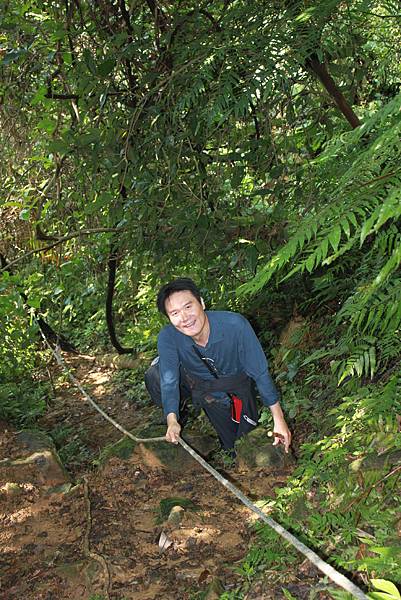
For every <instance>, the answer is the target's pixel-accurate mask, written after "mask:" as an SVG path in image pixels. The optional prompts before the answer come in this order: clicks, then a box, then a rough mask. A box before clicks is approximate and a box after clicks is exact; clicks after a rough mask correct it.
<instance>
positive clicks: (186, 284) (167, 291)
mask: <svg viewBox="0 0 401 600" xmlns="http://www.w3.org/2000/svg"><path fill="white" fill-rule="evenodd" d="M175 292H191V294H192V295H193V296H195V298H196V299H197V300H198V302H200V301H201V299H202V296H201V293H200V291H199V288H198V286H197V285H196V283H195V282H194V281H192V279H189V277H178V278H177V279H173V281H170V283H166V284H165V285H163V286H162V287H161V288H160V290H159V293H158V294H157V300H156V304H157V308H158V310H159V312H161V313H162V314H163V315H166V317H167V316H168V315H167V311H166V300H167V298H169V297H170V296H171V294H174V293H175Z"/></svg>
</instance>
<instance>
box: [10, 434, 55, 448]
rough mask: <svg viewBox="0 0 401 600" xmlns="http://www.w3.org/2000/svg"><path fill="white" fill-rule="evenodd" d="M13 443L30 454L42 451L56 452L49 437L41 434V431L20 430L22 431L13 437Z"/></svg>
mask: <svg viewBox="0 0 401 600" xmlns="http://www.w3.org/2000/svg"><path fill="white" fill-rule="evenodd" d="M15 441H16V442H17V444H19V445H20V446H23V447H24V448H26V449H27V450H29V451H30V452H36V451H37V450H43V449H46V450H52V451H55V450H56V448H55V445H54V443H53V440H52V439H51V437H49V436H48V435H46V434H45V433H43V431H36V430H35V429H22V431H19V432H18V433H17V434H16V435H15Z"/></svg>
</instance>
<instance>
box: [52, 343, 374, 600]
mask: <svg viewBox="0 0 401 600" xmlns="http://www.w3.org/2000/svg"><path fill="white" fill-rule="evenodd" d="M41 333H42V332H41ZM42 337H43V338H44V340H45V342H46V344H47V346H48V347H49V348H50V350H51V351H52V353H53V355H54V357H55V358H56V361H57V363H58V364H59V365H60V366H61V367H62V368H63V369H64V371H65V372H66V373H67V375H68V377H69V378H70V380H71V381H72V382H73V384H74V385H75V386H76V387H77V388H78V389H79V391H80V392H81V393H82V394H83V396H84V397H85V398H86V400H88V402H89V403H90V404H91V406H93V408H94V409H95V410H97V411H98V412H99V413H100V414H101V415H102V417H104V418H105V419H106V420H107V421H109V423H111V424H112V425H114V427H116V428H117V429H118V430H119V431H121V432H122V433H124V435H126V436H128V437H129V438H131V439H132V440H134V441H135V442H145V443H146V442H165V441H166V438H165V437H155V438H137V437H135V436H134V435H132V433H130V432H129V431H127V430H126V429H124V427H122V426H121V425H120V424H119V423H117V421H115V420H114V419H112V417H109V415H107V414H106V413H105V412H104V411H103V410H102V409H101V408H100V407H99V406H98V405H97V404H96V402H95V401H94V400H92V398H91V397H90V396H89V394H87V393H86V391H85V390H84V388H83V387H82V386H81V385H80V383H79V381H78V380H77V379H75V377H74V376H73V375H72V373H71V372H70V371H69V369H68V368H67V367H66V366H65V364H64V361H63V359H62V357H61V356H60V353H59V352H58V348H56V350H54V349H53V348H52V347H51V346H50V344H49V342H48V341H47V339H46V338H45V336H44V335H43V333H42ZM178 442H179V444H180V445H181V446H182V447H183V448H184V450H186V451H187V452H188V453H189V454H190V455H191V456H192V457H193V458H194V459H195V460H196V461H197V462H198V463H199V464H200V465H202V467H203V468H204V469H206V470H207V471H209V473H211V474H212V475H213V477H214V478H215V479H217V481H219V482H220V483H221V484H222V485H224V487H226V488H227V489H228V490H230V492H231V493H232V494H234V496H236V497H237V498H238V499H239V500H241V502H242V503H243V504H244V505H245V506H246V507H247V508H249V509H250V510H252V511H253V512H254V513H256V514H257V515H258V517H259V518H260V519H262V521H264V522H265V523H266V524H267V525H269V527H271V528H272V529H274V531H275V532H276V533H278V534H279V535H281V537H283V538H284V539H285V540H287V542H289V543H290V544H291V545H292V546H294V547H295V548H296V549H297V550H298V551H299V552H301V554H303V555H304V556H306V558H307V559H308V560H309V561H310V562H311V563H313V564H314V565H315V566H316V567H317V568H318V569H319V570H320V571H322V573H324V574H325V575H327V577H329V578H330V579H331V580H332V581H333V582H334V583H335V584H337V585H338V586H339V587H341V588H343V589H344V590H346V591H347V592H349V593H350V594H352V595H353V596H354V597H355V598H359V599H360V600H369V597H368V596H367V595H366V594H364V592H363V591H362V590H361V589H360V588H359V587H358V586H356V585H355V584H354V583H352V581H351V580H350V579H348V578H347V577H345V575H342V574H341V573H339V572H338V571H337V570H336V569H334V567H332V566H331V565H329V564H328V563H327V562H325V561H324V560H323V559H321V558H320V556H318V555H317V554H316V552H314V551H313V550H311V549H310V548H308V546H305V544H303V543H302V542H300V541H299V540H298V539H297V538H296V537H295V536H294V535H292V533H290V532H289V531H287V530H286V529H284V527H282V526H281V525H279V523H276V521H274V519H272V518H271V517H268V516H267V515H265V513H264V512H263V511H262V510H261V509H260V508H258V507H257V506H256V505H255V504H254V503H253V502H251V500H250V499H249V498H248V497H247V496H245V494H243V493H242V492H241V491H240V490H239V489H238V488H236V487H235V485H233V484H232V483H230V482H229V481H228V480H227V479H225V478H224V477H223V476H222V475H220V473H218V472H217V471H216V469H214V468H213V467H212V466H211V465H209V463H207V462H206V461H205V460H204V459H203V458H202V457H201V456H199V454H198V453H197V452H195V450H193V448H191V446H189V445H188V444H187V442H186V441H185V440H183V439H182V438H181V437H179V438H178Z"/></svg>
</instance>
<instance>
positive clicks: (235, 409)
mask: <svg viewBox="0 0 401 600" xmlns="http://www.w3.org/2000/svg"><path fill="white" fill-rule="evenodd" d="M230 399H231V419H232V420H233V421H234V422H235V423H239V422H240V421H241V413H242V400H241V398H238V396H235V395H234V394H230Z"/></svg>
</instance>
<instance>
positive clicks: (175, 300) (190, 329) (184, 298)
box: [165, 290, 209, 345]
mask: <svg viewBox="0 0 401 600" xmlns="http://www.w3.org/2000/svg"><path fill="white" fill-rule="evenodd" d="M165 308H166V312H167V316H168V318H169V319H170V323H171V324H172V325H174V327H175V328H176V329H178V331H180V332H181V333H183V334H184V335H189V336H190V337H191V338H193V339H194V341H195V342H196V343H197V344H200V345H206V344H207V340H208V338H209V321H208V318H207V315H206V313H205V304H204V302H203V300H201V302H199V301H198V300H197V299H196V298H195V296H194V295H193V294H192V293H191V292H190V291H187V290H183V291H181V292H174V293H173V294H171V295H170V296H169V297H168V298H167V299H166V301H165Z"/></svg>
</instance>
